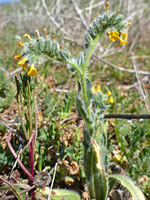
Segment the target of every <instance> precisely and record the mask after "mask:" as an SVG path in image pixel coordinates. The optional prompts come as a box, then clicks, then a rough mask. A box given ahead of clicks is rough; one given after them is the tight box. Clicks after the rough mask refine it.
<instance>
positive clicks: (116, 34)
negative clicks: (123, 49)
mask: <svg viewBox="0 0 150 200" xmlns="http://www.w3.org/2000/svg"><path fill="white" fill-rule="evenodd" d="M108 35H109V38H110V39H111V40H112V41H113V42H114V41H115V40H119V41H120V46H122V45H124V44H126V43H127V33H123V32H121V35H122V37H120V34H119V32H118V31H111V32H109V33H108Z"/></svg>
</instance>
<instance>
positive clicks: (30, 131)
mask: <svg viewBox="0 0 150 200" xmlns="http://www.w3.org/2000/svg"><path fill="white" fill-rule="evenodd" d="M27 84H28V113H29V137H31V134H32V113H31V102H30V101H31V95H30V94H31V93H30V83H29V81H27Z"/></svg>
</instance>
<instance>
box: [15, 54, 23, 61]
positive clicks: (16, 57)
mask: <svg viewBox="0 0 150 200" xmlns="http://www.w3.org/2000/svg"><path fill="white" fill-rule="evenodd" d="M14 58H15V59H16V60H19V59H20V58H22V55H21V54H19V55H16V56H14Z"/></svg>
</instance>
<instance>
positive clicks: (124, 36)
mask: <svg viewBox="0 0 150 200" xmlns="http://www.w3.org/2000/svg"><path fill="white" fill-rule="evenodd" d="M121 35H122V39H123V40H127V33H123V32H121Z"/></svg>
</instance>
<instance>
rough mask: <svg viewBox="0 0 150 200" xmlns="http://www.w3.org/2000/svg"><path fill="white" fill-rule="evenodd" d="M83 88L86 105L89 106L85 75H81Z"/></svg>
mask: <svg viewBox="0 0 150 200" xmlns="http://www.w3.org/2000/svg"><path fill="white" fill-rule="evenodd" d="M81 86H82V92H83V97H84V103H85V105H86V106H87V104H88V96H87V92H86V80H85V74H82V75H81Z"/></svg>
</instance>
